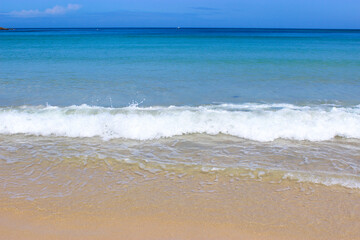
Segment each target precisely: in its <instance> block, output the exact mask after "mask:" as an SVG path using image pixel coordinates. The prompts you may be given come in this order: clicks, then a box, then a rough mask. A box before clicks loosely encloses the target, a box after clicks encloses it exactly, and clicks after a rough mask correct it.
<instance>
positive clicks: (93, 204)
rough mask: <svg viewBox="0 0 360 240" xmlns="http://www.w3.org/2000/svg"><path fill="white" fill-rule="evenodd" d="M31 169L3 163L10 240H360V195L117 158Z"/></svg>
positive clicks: (1, 229)
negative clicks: (146, 166)
mask: <svg viewBox="0 0 360 240" xmlns="http://www.w3.org/2000/svg"><path fill="white" fill-rule="evenodd" d="M24 164H25V163H16V164H9V163H5V162H2V163H1V164H0V167H1V168H0V169H1V170H0V186H1V188H0V189H1V192H0V236H1V237H0V239H9V240H10V239H30V240H31V239H134V240H136V239H360V191H359V190H358V189H348V188H344V187H340V186H324V185H320V184H313V183H298V182H296V181H291V180H281V181H279V182H271V181H264V180H263V179H261V178H254V179H247V178H239V177H236V176H232V175H228V174H222V173H221V172H203V171H192V172H178V171H176V170H174V171H169V170H161V171H149V170H148V169H143V168H141V167H139V166H137V165H133V164H126V163H119V162H116V161H114V162H109V161H103V162H101V163H91V162H90V163H89V162H88V163H86V164H85V165H84V164H83V163H81V162H78V161H68V162H63V163H61V164H58V165H57V166H56V167H54V166H52V167H49V165H48V163H47V162H44V161H41V162H39V163H38V164H35V165H31V166H29V165H28V166H25V165H24ZM31 168H32V169H31ZM41 169H42V171H41ZM30 173H31V174H30ZM19 176H22V177H19ZM60 179H61V180H60Z"/></svg>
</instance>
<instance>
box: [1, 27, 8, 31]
mask: <svg viewBox="0 0 360 240" xmlns="http://www.w3.org/2000/svg"><path fill="white" fill-rule="evenodd" d="M0 30H10V29H9V28H2V27H0Z"/></svg>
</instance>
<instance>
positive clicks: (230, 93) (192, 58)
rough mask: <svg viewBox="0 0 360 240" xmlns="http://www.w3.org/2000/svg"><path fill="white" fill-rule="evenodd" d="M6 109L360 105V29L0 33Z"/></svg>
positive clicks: (0, 85) (0, 97)
mask: <svg viewBox="0 0 360 240" xmlns="http://www.w3.org/2000/svg"><path fill="white" fill-rule="evenodd" d="M0 44H1V45H0V46H1V48H0V63H1V71H0V92H1V94H0V105H1V106H19V105H40V104H43V105H44V104H50V105H54V106H69V105H79V104H88V105H96V106H106V107H109V106H113V107H124V106H128V105H129V104H131V103H134V102H136V103H141V106H153V105H161V106H169V105H177V106H182V105H190V106H198V105H203V104H214V103H244V102H256V103H292V104H300V105H306V104H319V103H336V104H345V105H348V104H350V105H356V104H359V103H360V94H359V93H360V71H359V69H360V31H355V30H353V31H350V30H349V31H346V30H276V29H273V30H270V29H17V30H15V31H9V32H5V31H2V32H0Z"/></svg>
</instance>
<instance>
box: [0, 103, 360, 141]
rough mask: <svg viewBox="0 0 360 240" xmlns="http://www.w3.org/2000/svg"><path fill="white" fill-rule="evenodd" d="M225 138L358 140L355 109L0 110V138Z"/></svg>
mask: <svg viewBox="0 0 360 240" xmlns="http://www.w3.org/2000/svg"><path fill="white" fill-rule="evenodd" d="M195 133H200V134H210V135H216V134H227V135H232V136H236V137H240V138H244V139H249V140H255V141H273V140H275V139H279V138H282V139H291V140H308V141H324V140H330V139H332V138H334V137H337V136H339V137H344V138H360V106H359V105H358V106H351V107H340V106H329V105H319V106H296V105H292V104H254V103H249V104H238V105H236V104H220V105H208V106H198V107H188V106H182V107H176V106H169V107H138V106H129V107H124V108H104V107H95V106H88V105H80V106H69V107H56V106H21V107H5V108H0V134H7V135H12V134H28V135H40V136H51V135H54V136H66V137H101V138H103V139H104V140H108V139H113V138H125V139H135V140H150V139H158V138H163V137H173V136H177V135H186V134H195Z"/></svg>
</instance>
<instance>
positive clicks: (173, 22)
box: [0, 0, 360, 29]
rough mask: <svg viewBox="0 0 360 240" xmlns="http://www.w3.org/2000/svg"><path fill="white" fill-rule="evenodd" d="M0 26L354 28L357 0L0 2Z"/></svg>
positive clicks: (358, 17)
mask: <svg viewBox="0 0 360 240" xmlns="http://www.w3.org/2000/svg"><path fill="white" fill-rule="evenodd" d="M0 26H5V27H15V28H19V27H176V26H181V27H265V28H272V27H273V28H356V29H359V28H360V0H207V1H205V0H117V1H115V0H101V1H94V0H67V1H64V0H2V1H1V4H0Z"/></svg>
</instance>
